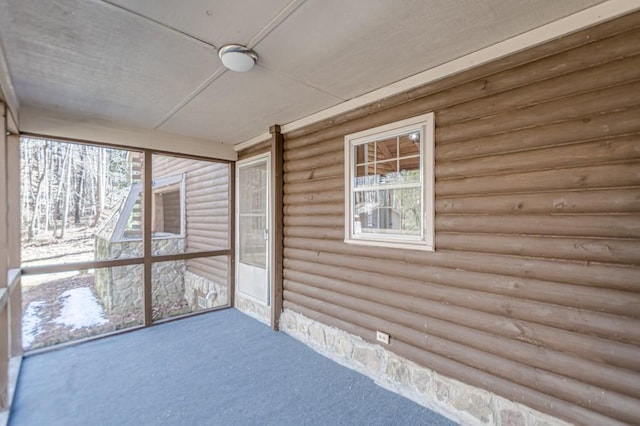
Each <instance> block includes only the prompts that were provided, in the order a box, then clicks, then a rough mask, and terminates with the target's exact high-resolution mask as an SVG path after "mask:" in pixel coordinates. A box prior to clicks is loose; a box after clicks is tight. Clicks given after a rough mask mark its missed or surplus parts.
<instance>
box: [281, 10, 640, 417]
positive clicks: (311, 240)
mask: <svg viewBox="0 0 640 426" xmlns="http://www.w3.org/2000/svg"><path fill="white" fill-rule="evenodd" d="M639 27H640V14H638V13H636V14H633V15H629V16H625V17H622V18H619V19H617V20H615V21H612V22H608V23H605V24H602V25H600V26H598V27H595V28H592V29H589V30H585V31H581V32H579V33H576V34H573V35H570V36H568V37H565V38H563V39H560V40H556V41H553V42H551V43H547V44H545V45H542V46H538V47H536V48H533V49H529V50H527V51H525V52H520V53H518V54H516V55H512V56H510V57H507V58H504V59H502V60H499V61H495V62H492V63H490V64H487V65H484V66H481V67H478V68H475V69H473V70H469V71H466V72H463V73H460V74H457V75H455V76H452V77H449V78H447V79H443V80H440V81H438V82H436V83H433V84H431V85H427V86H425V87H421V88H418V89H415V90H412V91H410V92H407V93H404V94H400V95H397V96H394V97H392V98H389V99H385V100H382V101H380V102H378V103H376V104H374V105H370V106H367V107H362V108H359V109H358V110H354V111H351V112H348V113H346V114H344V115H343V116H339V117H334V118H332V119H330V120H326V121H324V122H321V123H316V124H313V125H311V126H309V127H307V128H305V129H300V130H296V131H293V132H290V133H288V134H285V153H284V159H285V164H284V171H285V176H284V180H285V187H284V190H285V196H284V222H285V228H284V234H285V241H284V244H285V253H284V279H285V281H284V289H285V293H284V306H285V307H286V308H289V309H292V310H295V311H297V312H300V313H302V314H303V315H306V316H308V317H310V318H313V319H316V320H318V321H321V322H323V323H326V324H328V325H332V326H336V327H339V328H342V329H344V330H346V331H349V332H352V333H354V334H357V335H360V336H361V337H363V338H365V339H366V340H368V341H370V342H375V330H384V331H386V332H388V333H390V335H391V344H390V347H389V348H390V349H391V350H392V351H395V352H397V353H398V354H400V355H403V356H405V357H408V358H409V359H412V360H414V361H416V362H418V363H420V364H422V365H424V366H426V367H430V368H433V369H434V370H436V371H439V372H441V373H443V374H445V375H448V376H450V377H453V378H456V379H459V380H462V381H464V382H467V383H469V384H472V385H475V386H479V387H483V388H486V389H488V390H490V391H493V392H495V393H497V394H500V395H502V396H505V397H507V398H509V399H512V400H515V401H519V402H523V403H525V404H528V405H530V406H531V407H533V408H536V409H539V410H541V411H544V412H547V413H549V414H552V415H555V416H558V417H561V418H564V419H566V420H569V421H574V422H577V423H590V424H603V423H605V422H609V423H615V422H616V421H620V422H628V423H634V424H637V423H639V422H640V28H639ZM430 111H434V112H435V113H436V138H435V140H436V169H435V170H436V202H435V206H436V221H435V227H436V252H434V253H429V252H426V253H425V252H421V251H411V250H400V249H385V248H378V247H365V246H354V245H349V244H345V243H344V242H343V239H344V204H343V203H344V197H345V192H344V165H343V164H342V162H343V146H344V136H345V135H346V134H349V133H352V132H356V131H360V130H364V129H367V128H372V127H375V126H378V125H382V124H386V123H389V122H393V121H396V120H401V119H404V118H408V117H411V116H414V115H418V114H421V113H425V112H430Z"/></svg>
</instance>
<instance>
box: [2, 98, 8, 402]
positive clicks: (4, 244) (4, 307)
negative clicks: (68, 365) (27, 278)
mask: <svg viewBox="0 0 640 426" xmlns="http://www.w3.org/2000/svg"><path fill="white" fill-rule="evenodd" d="M0 112H1V115H2V117H1V118H2V119H1V120H0V289H3V290H4V291H5V293H4V294H3V296H4V297H7V296H8V294H7V293H8V291H9V289H8V288H7V287H8V284H9V283H8V273H7V272H8V270H7V257H8V252H7V246H8V244H7V204H8V203H7V201H8V200H7V107H6V105H5V103H4V102H0ZM9 353H10V352H9V306H8V302H7V304H6V305H5V304H3V303H0V410H5V409H6V408H8V405H9Z"/></svg>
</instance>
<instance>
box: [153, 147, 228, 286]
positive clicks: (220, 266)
mask: <svg viewBox="0 0 640 426" xmlns="http://www.w3.org/2000/svg"><path fill="white" fill-rule="evenodd" d="M229 170H230V169H229V165H228V164H226V163H213V162H211V163H209V162H203V161H200V160H193V159H189V158H179V157H171V156H154V157H153V177H154V178H159V177H167V176H175V175H179V174H182V173H185V179H186V181H185V191H186V199H185V201H186V205H185V211H186V251H188V252H197V251H209V250H224V249H227V248H229ZM187 270H189V271H191V272H193V273H194V274H197V275H199V276H202V277H205V278H207V279H209V280H211V281H214V282H216V283H218V284H223V285H225V284H226V283H227V271H228V262H227V258H226V257H217V258H202V259H191V260H188V261H187Z"/></svg>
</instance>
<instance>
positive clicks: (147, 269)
mask: <svg viewBox="0 0 640 426" xmlns="http://www.w3.org/2000/svg"><path fill="white" fill-rule="evenodd" d="M152 159H153V155H152V154H151V152H150V151H145V152H144V173H143V175H142V188H143V197H142V199H143V203H142V204H143V212H142V213H143V219H142V223H143V228H142V229H143V231H142V241H143V256H144V273H143V283H144V284H143V289H142V294H143V297H142V300H143V305H144V307H143V310H144V325H145V327H148V326H150V325H151V324H153V300H152V297H151V294H152V291H153V283H152V280H151V273H152V268H151V266H152V265H151V237H152V236H151V197H152V195H153V194H152V191H151V189H152V184H153V179H152V175H151V165H152V164H151V163H152Z"/></svg>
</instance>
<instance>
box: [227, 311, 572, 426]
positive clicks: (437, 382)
mask: <svg viewBox="0 0 640 426" xmlns="http://www.w3.org/2000/svg"><path fill="white" fill-rule="evenodd" d="M236 300H237V299H236ZM254 303H255V302H254ZM249 315H252V314H250V313H249ZM252 316H253V315H252ZM280 330H281V331H283V332H285V333H287V334H289V335H290V336H292V337H294V338H295V339H297V340H299V341H301V342H302V343H304V344H305V345H307V346H309V347H311V348H312V349H314V350H315V351H316V352H319V353H320V354H322V355H324V356H326V357H328V358H330V359H332V360H334V361H336V362H338V363H339V364H341V365H343V366H345V367H347V368H350V369H352V370H356V371H358V372H360V373H362V374H364V375H366V376H368V377H370V378H372V379H373V380H374V381H375V382H376V383H377V384H378V385H379V386H382V387H384V388H386V389H388V390H390V391H392V392H395V393H398V394H400V395H402V396H404V397H406V398H409V399H411V400H412V401H414V402H416V403H418V404H420V405H422V406H424V407H427V408H429V409H430V410H433V411H435V412H437V413H440V414H442V415H443V416H445V417H447V418H449V419H451V420H453V421H456V422H458V423H460V424H463V425H504V426H506V425H509V426H550V425H568V423H566V422H564V421H563V420H560V419H557V418H555V417H551V416H549V415H547V414H544V413H541V412H539V411H536V410H534V409H532V408H529V407H527V406H525V405H522V404H518V403H515V402H513V401H509V400H508V399H506V398H503V397H501V396H499V395H496V394H493V393H491V392H489V391H486V390H484V389H480V388H477V387H475V386H471V385H467V384H465V383H462V382H460V381H458V380H454V379H451V378H449V377H446V376H443V375H441V374H439V373H436V372H435V371H433V370H430V369H428V368H424V367H421V366H419V365H417V364H415V363H413V362H411V361H409V360H407V359H405V358H402V357H400V356H397V355H395V354H394V353H393V352H391V351H388V350H386V349H385V348H383V347H382V346H379V345H373V344H371V343H368V342H366V341H365V340H363V339H362V338H360V337H358V336H355V335H352V334H349V333H347V332H345V331H342V330H339V329H337V328H335V327H329V326H327V325H325V324H322V323H320V322H317V321H314V320H312V319H309V318H307V317H305V316H303V315H301V314H299V313H297V312H294V311H291V310H289V309H285V311H284V312H283V313H282V315H281V317H280Z"/></svg>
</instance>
